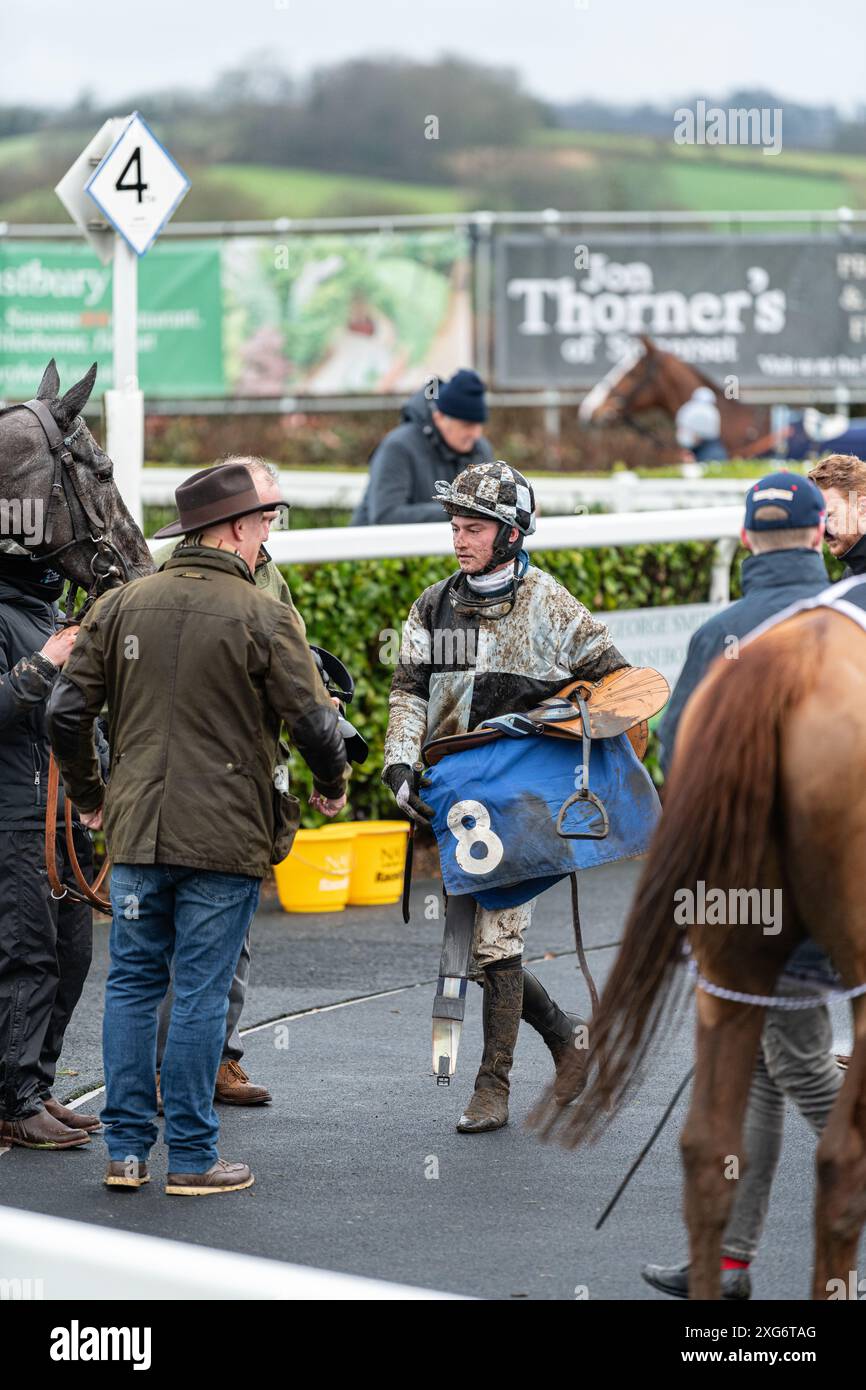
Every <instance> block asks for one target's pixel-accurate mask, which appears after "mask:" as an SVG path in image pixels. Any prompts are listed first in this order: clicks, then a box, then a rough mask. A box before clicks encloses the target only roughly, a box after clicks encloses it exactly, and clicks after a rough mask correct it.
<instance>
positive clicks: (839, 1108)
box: [812, 996, 866, 1298]
mask: <svg viewBox="0 0 866 1390" xmlns="http://www.w3.org/2000/svg"><path fill="white" fill-rule="evenodd" d="M817 1169H818V1190H817V1199H816V1203H815V1275H814V1280H813V1283H812V1297H813V1298H827V1297H828V1296H829V1295H830V1294H835V1295H836V1296H837V1297H842V1298H847V1297H849V1289H850V1282H849V1281H850V1278H851V1273H852V1271H853V1274H854V1279H853V1284H854V1296H855V1297H857V1286H858V1278H857V1251H858V1247H859V1243H860V1232H861V1230H862V1229H863V1222H864V1220H866V1000H864V999H863V998H862V996H861V997H860V998H859V999H856V1000H855V1001H854V1048H853V1051H852V1054H851V1061H850V1062H849V1064H848V1071H847V1074H846V1076H845V1080H844V1082H843V1085H842V1089H841V1091H840V1092H839V1097H838V1099H837V1101H836V1104H835V1106H834V1107H833V1110H832V1111H831V1114H830V1118H829V1120H828V1121H827V1126H826V1128H825V1130H824V1133H823V1134H822V1136H821V1140H820V1143H819V1144H818V1153H817ZM838 1281H842V1282H841V1286H840V1284H839V1282H838Z"/></svg>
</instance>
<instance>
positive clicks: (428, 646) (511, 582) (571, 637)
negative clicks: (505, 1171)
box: [382, 461, 628, 1134]
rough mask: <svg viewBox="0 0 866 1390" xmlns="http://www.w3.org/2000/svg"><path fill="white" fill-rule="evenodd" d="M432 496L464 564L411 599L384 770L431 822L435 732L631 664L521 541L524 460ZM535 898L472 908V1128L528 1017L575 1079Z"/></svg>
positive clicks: (492, 1103)
mask: <svg viewBox="0 0 866 1390" xmlns="http://www.w3.org/2000/svg"><path fill="white" fill-rule="evenodd" d="M436 496H437V499H438V500H439V501H440V502H441V503H442V505H443V507H444V508H445V511H446V512H447V513H448V515H449V516H450V518H451V531H452V535H453V539H454V550H455V554H456V556H457V561H458V564H459V566H460V568H459V570H458V571H457V573H456V574H453V575H451V576H450V577H449V578H447V579H443V580H441V581H440V582H439V583H438V584H433V585H431V587H430V588H429V589H425V590H424V592H423V593H422V594H421V595H420V597H419V598H418V599H416V601H415V603H414V604H413V605H412V609H411V611H410V613H409V617H408V619H407V622H406V627H405V633H404V638H403V644H402V649H401V652H400V659H399V662H398V665H397V669H396V671H395V672H394V678H393V681H392V684H391V696H390V718H389V722H388V731H387V734H386V737H385V758H384V770H383V772H382V780H383V781H384V782H385V783H386V784H387V785H388V786H389V787H390V788H391V790H392V791H393V793H394V795H395V797H396V799H397V804H398V805H399V806H400V808H401V809H402V810H404V811H405V812H406V814H407V815H409V816H411V817H412V819H414V820H416V821H418V822H420V823H423V824H429V823H430V821H431V819H432V816H433V810H432V808H431V807H430V806H429V805H427V803H426V802H424V801H423V800H422V799H421V797H420V796H419V795H418V793H417V791H415V790H413V786H412V771H411V769H412V767H413V765H414V763H415V762H416V761H417V760H418V759H419V757H420V753H421V749H422V747H423V745H424V744H425V743H427V742H428V741H429V740H430V739H434V738H440V737H444V736H445V735H447V734H456V733H463V732H466V731H467V730H469V729H474V728H475V727H476V726H477V725H478V724H479V723H480V722H481V721H482V720H484V719H490V718H492V717H493V716H495V715H503V714H509V713H514V712H524V711H527V710H530V709H533V708H534V707H535V706H537V705H538V703H539V702H540V701H541V700H544V699H546V698H547V697H548V696H551V695H554V694H556V693H557V692H558V691H559V690H560V689H561V688H562V686H563V685H564V684H565V683H566V682H567V681H568V680H569V679H574V678H575V677H578V676H579V677H581V678H585V679H588V680H595V679H597V678H598V677H600V676H603V675H606V674H607V673H608V672H610V671H616V670H619V669H621V668H622V667H625V666H627V665H628V662H627V661H626V660H625V657H623V656H622V654H621V653H620V652H619V651H617V649H616V647H615V646H614V645H613V642H612V640H611V636H610V633H609V632H608V629H607V628H606V626H605V625H604V623H602V622H599V621H598V619H596V618H594V617H593V616H592V614H591V613H590V612H589V611H588V609H586V608H585V607H584V606H583V604H582V603H580V602H578V600H577V599H576V598H574V597H573V596H572V595H571V594H570V593H569V592H568V590H567V589H564V588H563V586H562V585H561V584H559V583H557V581H556V580H555V579H554V578H553V577H552V576H551V575H549V574H546V573H545V572H544V571H543V570H540V569H538V568H536V567H535V566H534V565H531V564H530V563H529V557H528V555H527V553H526V551H525V550H524V549H523V542H524V539H525V537H526V536H529V535H531V534H532V533H533V531H534V530H535V499H534V496H533V492H532V488H531V487H530V485H529V483H528V482H527V481H526V479H525V478H524V477H523V475H522V474H521V473H519V472H518V471H517V469H516V468H512V467H510V466H509V465H508V464H507V463H504V462H502V461H495V462H492V461H491V462H484V463H475V464H472V465H470V466H469V467H468V468H466V469H464V471H463V472H462V473H460V474H458V475H457V477H456V478H455V479H454V481H453V482H451V483H445V482H438V483H437V484H436ZM532 907H533V902H532V901H530V902H527V903H524V904H521V905H519V906H516V907H508V908H498V909H484V908H482V907H481V906H480V905H479V906H478V907H477V908H476V915H475V935H474V940H473V947H472V967H471V969H472V974H473V975H474V977H475V978H476V979H477V981H478V983H479V984H482V985H483V988H484V1054H483V1058H482V1062H481V1069H480V1071H479V1073H478V1077H477V1079H476V1083H475V1094H474V1095H473V1097H472V1099H471V1101H470V1103H469V1105H468V1106H467V1108H466V1110H465V1112H464V1113H463V1115H462V1116H461V1118H460V1121H459V1123H458V1126H457V1128H458V1130H459V1131H460V1132H461V1133H464V1134H466V1133H477V1132H479V1131H482V1130H490V1129H498V1128H500V1126H502V1125H504V1124H505V1123H506V1122H507V1119H508V1090H509V1074H510V1071H511V1065H512V1060H513V1053H514V1045H515V1042H516V1040H517V1032H518V1027H519V1024H520V1019H521V1017H522V1018H524V1019H525V1020H526V1021H527V1023H529V1024H530V1025H531V1026H532V1027H533V1028H535V1029H536V1030H537V1031H538V1032H539V1033H540V1034H541V1036H542V1038H543V1039H544V1041H545V1042H546V1044H547V1046H548V1048H549V1049H550V1052H551V1054H552V1056H553V1060H554V1065H555V1067H556V1071H557V1081H558V1082H560V1083H561V1086H563V1087H564V1086H565V1085H566V1082H565V1080H564V1077H563V1075H562V1073H563V1071H564V1063H565V1060H566V1058H567V1056H568V1050H569V1047H570V1045H571V1042H572V1038H573V1031H574V1027H575V1023H576V1022H577V1020H575V1019H574V1018H572V1017H569V1015H567V1014H565V1013H564V1012H563V1010H562V1009H560V1008H559V1006H558V1005H557V1004H555V1003H554V1002H553V1000H552V999H551V998H550V997H549V995H548V994H547V992H546V990H545V989H544V988H543V986H542V985H541V984H540V983H539V981H538V980H537V979H536V978H535V977H534V976H533V975H531V974H530V973H529V971H528V970H525V969H524V968H523V964H522V956H523V937H524V933H525V931H526V928H527V926H528V925H529V921H530V918H531V916H532ZM569 1098H570V1097H569V1096H567V1095H565V1094H563V1096H562V1099H563V1100H567V1099H569Z"/></svg>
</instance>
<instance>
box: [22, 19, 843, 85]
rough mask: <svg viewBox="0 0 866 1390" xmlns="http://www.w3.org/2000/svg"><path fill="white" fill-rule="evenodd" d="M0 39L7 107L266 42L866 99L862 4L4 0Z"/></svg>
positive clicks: (187, 67)
mask: <svg viewBox="0 0 866 1390" xmlns="http://www.w3.org/2000/svg"><path fill="white" fill-rule="evenodd" d="M0 45H2V49H3V51H4V57H5V61H4V63H3V83H2V90H0V103H2V104H8V103H9V102H14V101H21V102H32V103H34V104H37V105H43V104H46V105H47V104H65V100H66V99H67V98H70V97H74V96H76V95H78V93H79V92H80V91H81V90H82V89H85V88H90V89H92V90H93V91H94V92H95V93H96V94H97V96H98V99H99V100H100V102H103V101H105V102H107V101H112V100H115V99H118V100H121V99H122V98H123V97H124V96H125V95H126V94H128V93H132V92H141V91H143V90H151V89H154V88H159V87H166V86H178V85H188V86H190V87H194V88H198V87H202V86H205V85H207V84H208V83H209V82H210V81H211V80H212V78H213V77H214V76H215V75H216V74H217V73H218V72H219V71H220V70H221V69H223V68H226V67H229V66H231V65H233V64H235V63H237V62H238V61H239V60H240V59H242V58H244V57H246V56H248V55H249V54H251V53H253V52H256V51H260V50H263V49H264V50H267V51H268V52H269V53H270V54H272V55H273V56H274V58H276V59H279V60H280V61H281V62H282V63H283V64H284V65H285V66H286V67H287V68H288V70H289V71H291V72H292V73H294V74H295V75H301V74H303V73H304V72H306V71H308V70H309V69H310V68H312V67H315V66H321V65H326V64H330V63H334V62H338V61H340V60H343V59H346V58H352V57H358V56H361V55H370V54H382V53H397V54H401V55H406V56H408V57H412V58H416V59H422V60H423V59H429V58H431V57H435V56H436V55H438V54H440V53H441V52H443V51H449V52H456V53H459V54H461V55H465V56H466V57H473V58H477V59H480V60H482V61H484V62H488V63H494V64H506V65H508V66H511V67H515V68H517V69H518V70H519V71H520V73H521V75H522V77H523V79H524V83H525V85H526V86H527V87H528V88H529V89H530V90H531V91H532V92H534V93H536V94H537V95H538V96H541V97H545V98H547V99H550V100H570V99H580V98H585V97H598V98H601V99H603V100H605V101H608V102H620V101H621V102H624V103H633V102H636V101H641V100H652V101H656V102H666V101H675V100H676V99H678V98H679V97H681V96H684V95H688V94H699V95H700V94H702V93H706V94H707V95H709V96H712V95H714V94H717V93H725V92H726V91H728V90H730V89H731V88H733V87H735V86H764V87H770V88H771V89H772V90H774V91H777V92H779V93H781V95H782V96H783V97H785V98H788V99H791V100H802V101H804V102H806V103H818V102H833V103H835V104H837V105H839V106H841V107H843V109H846V110H848V111H851V110H853V109H854V107H855V105H857V104H863V103H866V84H864V68H866V64H864V53H866V3H864V0H722V3H715V0H144V3H131V0H0Z"/></svg>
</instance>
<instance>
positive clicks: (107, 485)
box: [0, 357, 154, 590]
mask: <svg viewBox="0 0 866 1390" xmlns="http://www.w3.org/2000/svg"><path fill="white" fill-rule="evenodd" d="M95 380H96V363H95V362H94V364H93V366H92V367H91V368H90V371H89V372H87V373H86V374H85V375H84V376H83V377H82V378H81V380H80V381H77V382H76V383H75V385H74V386H70V388H69V390H68V391H67V392H66V394H65V395H64V396H61V395H60V377H59V376H58V373H57V366H56V363H55V361H54V358H53V357H52V359H51V361H50V362H49V363H48V366H47V367H46V368H45V372H44V374H43V376H42V381H41V383H40V385H39V390H38V391H37V393H36V398H37V400H40V401H44V402H45V404H46V405H47V407H48V409H49V410H50V412H51V414H52V416H53V417H54V420H55V421H56V423H57V425H58V427H59V428H60V431H61V433H62V434H63V435H64V436H67V437H70V443H69V445H68V448H69V452H70V453H71V455H72V462H71V464H70V465H69V467H70V469H71V470H73V471H74V482H75V487H76V490H77V491H78V492H79V494H80V496H81V497H82V498H83V499H84V500H85V501H86V502H87V504H88V509H89V510H90V511H91V512H93V513H94V514H95V515H96V516H97V517H98V518H99V519H100V521H102V523H103V528H102V533H103V535H104V536H105V538H106V540H107V541H109V542H110V543H111V545H112V546H114V547H115V548H116V549H117V551H118V552H119V553H120V555H121V556H122V557H123V560H124V562H125V564H126V567H127V571H128V577H129V578H130V579H134V578H137V577H138V576H139V575H143V574H151V573H152V572H153V569H154V565H153V561H152V560H151V556H150V551H149V550H148V548H147V544H146V542H145V539H144V536H143V535H142V533H141V531H140V530H139V529H138V527H137V525H136V524H135V522H134V521H133V519H132V517H131V516H130V514H129V512H128V511H127V509H126V505H125V503H124V501H123V498H122V497H121V495H120V493H119V492H118V490H117V486H116V484H115V482H114V478H113V476H112V475H113V465H112V462H111V459H110V458H109V457H108V455H107V454H106V453H104V452H103V450H102V449H100V447H99V445H98V444H97V442H96V440H95V439H94V437H93V435H92V434H91V433H90V430H89V429H88V427H87V425H86V424H85V423H84V420H83V419H79V416H80V414H81V411H82V410H83V409H84V407H85V405H86V404H87V402H88V400H89V399H90V393H91V391H92V390H93V383H94V382H95ZM53 476H54V459H53V456H52V454H51V450H50V449H49V447H48V440H47V439H46V436H45V431H44V430H43V428H42V426H41V424H40V423H39V421H38V419H36V417H35V416H34V415H33V414H32V413H31V412H30V411H29V410H9V411H7V412H6V413H4V414H2V415H0V523H2V526H0V530H2V534H0V550H3V551H6V553H8V554H14V555H19V556H20V555H22V554H28V555H31V556H33V557H38V556H39V555H47V554H49V553H52V552H54V551H55V550H58V549H60V548H61V547H65V546H66V545H67V543H68V542H70V541H72V540H74V539H75V531H74V529H73V519H72V516H71V515H70V512H69V508H68V507H67V506H65V505H63V506H59V507H58V508H57V509H56V512H55V513H54V517H53V525H52V531H51V537H50V542H46V539H45V535H44V525H45V520H46V518H47V515H48V498H49V494H50V491H51V484H52V479H53ZM79 534H80V528H79ZM95 555H96V546H95V545H94V544H93V543H92V541H91V540H90V539H89V537H82V538H81V540H80V542H79V543H77V544H75V545H72V546H70V547H69V549H63V552H62V554H60V555H58V557H57V560H56V564H57V568H58V569H59V570H62V572H63V573H64V574H65V575H67V577H68V578H69V579H71V580H72V581H73V583H75V584H78V585H80V586H81V588H83V589H86V590H90V589H91V588H92V587H93V581H94V573H93V569H92V567H91V565H92V561H93V560H94V556H95Z"/></svg>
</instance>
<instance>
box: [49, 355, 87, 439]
mask: <svg viewBox="0 0 866 1390" xmlns="http://www.w3.org/2000/svg"><path fill="white" fill-rule="evenodd" d="M95 380H96V363H95V362H94V364H93V366H92V367H91V368H90V371H89V372H85V374H84V376H83V377H82V378H81V380H80V381H76V383H75V385H74V386H70V388H69V390H68V391H67V392H66V395H65V396H64V397H63V399H62V401H60V402H59V404H58V406H57V410H56V411H55V415H56V417H57V422H58V424H69V423H70V421H72V420H74V419H75V417H76V415H80V414H81V412H82V410H83V409H84V407H85V406H86V405H87V402H88V401H89V400H90V393H91V391H92V390H93V383H94V382H95Z"/></svg>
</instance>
